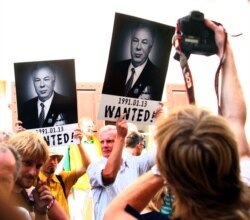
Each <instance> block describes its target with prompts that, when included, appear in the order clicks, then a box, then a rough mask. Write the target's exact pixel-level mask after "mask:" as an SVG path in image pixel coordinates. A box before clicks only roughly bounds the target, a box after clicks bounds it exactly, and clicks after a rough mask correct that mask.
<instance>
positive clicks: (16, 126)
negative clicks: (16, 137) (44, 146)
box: [14, 120, 25, 133]
mask: <svg viewBox="0 0 250 220" xmlns="http://www.w3.org/2000/svg"><path fill="white" fill-rule="evenodd" d="M24 130H25V128H24V127H23V122H22V121H19V120H17V121H16V122H15V124H14V131H15V132H16V133H17V132H20V131H24Z"/></svg>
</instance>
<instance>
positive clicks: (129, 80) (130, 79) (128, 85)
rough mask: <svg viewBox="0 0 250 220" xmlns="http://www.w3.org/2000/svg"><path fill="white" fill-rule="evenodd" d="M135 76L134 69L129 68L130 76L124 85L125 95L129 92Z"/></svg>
mask: <svg viewBox="0 0 250 220" xmlns="http://www.w3.org/2000/svg"><path fill="white" fill-rule="evenodd" d="M134 75H135V68H131V76H130V78H129V79H128V81H127V83H126V85H125V95H127V94H128V92H129V90H130V89H131V88H132V84H133V80H134Z"/></svg>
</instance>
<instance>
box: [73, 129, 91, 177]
mask: <svg viewBox="0 0 250 220" xmlns="http://www.w3.org/2000/svg"><path fill="white" fill-rule="evenodd" d="M74 136H75V137H76V138H79V139H80V143H79V144H77V147H78V149H79V152H80V155H81V161H82V166H81V167H79V168H77V169H76V176H77V178H79V177H81V176H82V175H83V174H84V173H86V170H87V168H88V166H89V164H90V159H89V156H88V154H87V152H86V151H85V149H84V147H83V145H82V141H81V140H82V131H81V129H80V128H78V129H76V130H75V131H74Z"/></svg>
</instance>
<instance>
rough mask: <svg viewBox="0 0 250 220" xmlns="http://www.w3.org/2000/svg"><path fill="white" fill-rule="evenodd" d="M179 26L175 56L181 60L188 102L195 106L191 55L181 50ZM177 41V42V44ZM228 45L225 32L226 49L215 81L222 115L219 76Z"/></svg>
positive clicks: (175, 38) (175, 37)
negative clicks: (190, 65) (189, 61)
mask: <svg viewBox="0 0 250 220" xmlns="http://www.w3.org/2000/svg"><path fill="white" fill-rule="evenodd" d="M178 28H179V27H178V25H177V32H176V33H177V35H175V36H174V38H173V42H172V43H173V45H174V46H175V48H176V49H177V53H176V54H175V59H177V60H179V62H180V66H181V69H182V74H183V78H184V81H185V86H186V91H187V96H188V101H189V103H190V104H195V92H194V83H193V79H192V73H191V70H190V68H189V65H188V58H189V55H185V54H184V53H183V52H182V48H181V42H180V41H181V40H182V39H181V35H180V34H178ZM176 40H177V42H175V41H176ZM226 43H227V33H226V32H225V41H224V49H223V56H222V58H221V59H220V62H219V65H218V67H217V70H216V73H215V80H214V87H215V93H216V97H217V106H218V113H219V114H221V106H220V99H219V97H220V96H219V74H220V69H221V66H222V64H223V61H224V57H225V50H226Z"/></svg>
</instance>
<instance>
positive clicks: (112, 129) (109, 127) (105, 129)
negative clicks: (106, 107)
mask: <svg viewBox="0 0 250 220" xmlns="http://www.w3.org/2000/svg"><path fill="white" fill-rule="evenodd" d="M104 132H114V133H115V134H116V133H117V129H116V126H115V125H105V126H103V127H102V128H100V130H99V133H100V134H101V133H104Z"/></svg>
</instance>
